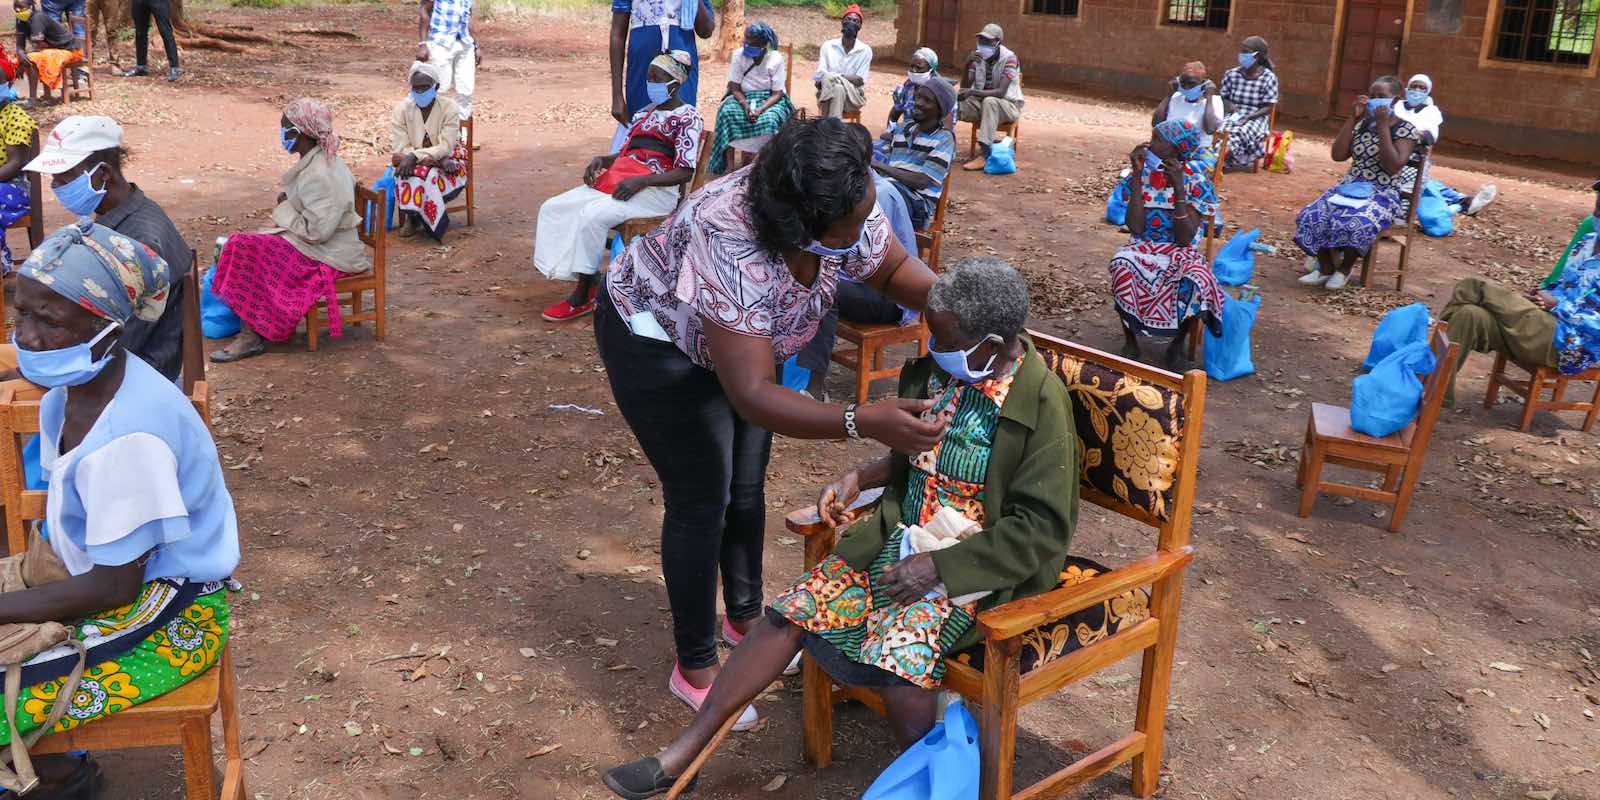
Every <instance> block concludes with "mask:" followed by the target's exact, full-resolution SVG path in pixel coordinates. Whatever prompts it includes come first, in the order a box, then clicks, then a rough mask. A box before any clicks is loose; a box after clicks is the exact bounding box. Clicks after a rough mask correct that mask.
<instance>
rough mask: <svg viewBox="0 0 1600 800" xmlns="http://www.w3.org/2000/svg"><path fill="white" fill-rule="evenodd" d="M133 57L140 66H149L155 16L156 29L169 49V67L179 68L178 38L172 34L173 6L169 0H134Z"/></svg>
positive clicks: (163, 43)
mask: <svg viewBox="0 0 1600 800" xmlns="http://www.w3.org/2000/svg"><path fill="white" fill-rule="evenodd" d="M132 11H133V59H134V63H135V64H138V65H139V66H141V67H143V66H147V65H148V64H149V63H150V62H149V61H148V60H147V57H148V56H149V53H150V20H151V18H152V17H153V18H155V21H156V31H157V32H159V33H160V34H161V44H162V46H163V47H165V48H166V50H167V68H168V69H177V68H178V40H177V39H175V38H173V35H172V6H171V5H170V4H169V3H168V2H167V0H133V7H132Z"/></svg>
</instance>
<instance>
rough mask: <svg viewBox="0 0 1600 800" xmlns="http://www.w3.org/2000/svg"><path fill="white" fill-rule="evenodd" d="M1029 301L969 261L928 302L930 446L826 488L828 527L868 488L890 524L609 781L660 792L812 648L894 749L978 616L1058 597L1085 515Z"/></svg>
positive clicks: (856, 548)
mask: <svg viewBox="0 0 1600 800" xmlns="http://www.w3.org/2000/svg"><path fill="white" fill-rule="evenodd" d="M1027 314H1028V289H1027V284H1026V283H1025V282H1024V281H1023V279H1022V277H1021V276H1020V275H1019V274H1018V273H1017V271H1016V270H1015V269H1013V268H1012V267H1011V266H1010V265H1008V264H1006V263H1005V262H1003V261H1000V260H998V259H994V258H972V259H967V260H965V261H962V262H961V263H960V264H957V265H956V266H955V267H954V268H953V269H951V270H950V271H948V272H946V273H945V274H943V275H941V276H940V277H939V279H938V282H937V283H935V284H934V286H933V289H932V290H931V291H930V292H929V293H928V311H927V320H928V327H929V329H930V330H931V331H932V334H933V337H932V339H931V340H930V341H929V343H928V349H929V354H928V355H927V356H924V357H923V358H921V359H918V360H917V361H915V362H913V363H912V364H910V365H908V366H907V367H906V369H905V370H904V371H903V372H902V373H901V378H900V395H901V397H906V398H912V399H924V400H933V405H932V408H931V409H930V410H929V411H928V412H927V414H928V415H929V416H930V417H931V418H936V419H938V420H940V421H941V422H943V423H944V424H945V432H944V434H943V436H942V437H941V439H940V440H939V441H938V443H936V444H935V445H934V446H933V448H932V449H931V450H928V451H926V452H923V453H917V454H915V455H912V456H907V455H904V454H901V453H888V454H885V455H884V456H882V457H881V458H879V459H877V460H875V461H871V462H869V463H866V464H863V465H861V466H859V467H857V468H855V469H853V470H850V471H848V472H846V473H845V474H843V475H841V476H840V477H839V478H838V479H836V480H835V481H834V482H833V483H832V484H830V485H829V486H827V487H826V488H825V489H823V491H822V495H821V499H820V501H819V502H818V511H819V513H820V514H821V516H822V518H823V519H824V520H825V521H827V522H829V523H830V524H833V525H836V526H837V525H839V524H841V523H842V522H843V521H844V520H845V512H846V509H848V508H849V507H850V505H851V504H852V503H853V502H854V501H855V500H856V499H857V497H858V495H859V494H860V493H861V492H862V491H863V490H865V489H870V488H876V487H883V488H884V493H883V500H882V504H881V505H880V506H879V507H878V510H877V511H876V512H875V513H874V514H873V515H872V516H871V517H870V518H868V519H866V520H865V521H863V522H861V523H859V524H857V525H854V526H853V527H851V528H850V529H849V530H848V531H846V532H845V533H844V535H843V537H842V538H841V539H840V540H839V543H838V546H837V547H836V548H835V549H834V552H833V553H832V554H831V555H829V556H828V557H827V558H826V559H824V560H823V561H822V563H821V564H818V565H817V567H816V568H815V569H813V570H812V571H811V572H810V573H809V574H807V575H805V576H803V577H802V578H801V579H800V581H799V582H798V583H796V584H795V585H793V586H792V587H790V588H788V589H787V590H785V591H784V592H783V593H781V594H780V595H779V596H778V599H777V600H775V601H773V603H772V605H771V606H769V607H768V609H767V614H766V622H765V623H763V624H760V625H757V626H755V627H753V628H751V630H750V632H749V633H748V634H746V635H745V638H744V641H743V642H741V643H740V644H739V646H738V647H737V648H735V649H734V651H733V655H732V656H731V657H730V658H729V659H728V662H727V664H725V665H724V666H723V667H722V671H721V673H720V674H719V675H718V677H717V681H716V683H714V684H713V685H712V687H711V693H710V694H709V695H708V696H707V697H706V701H705V703H704V704H703V705H702V706H701V707H700V710H699V711H698V712H697V713H696V714H695V716H694V719H693V720H692V721H691V722H690V723H689V726H688V727H687V728H685V729H684V730H683V731H682V732H681V733H679V734H678V736H677V737H676V738H675V739H673V740H672V742H671V743H670V744H668V745H667V747H666V749H664V750H662V751H661V752H659V753H657V754H656V755H654V756H650V757H647V758H642V759H639V760H637V761H633V762H631V763H628V764H624V765H621V766H618V767H614V768H612V769H611V770H609V771H607V772H606V773H605V775H604V780H605V783H606V786H608V787H610V789H611V790H612V791H613V792H616V793H617V795H619V796H621V797H625V798H646V797H654V796H656V795H659V794H662V793H664V792H665V791H667V789H668V788H669V787H670V786H671V785H672V782H673V780H674V779H675V778H676V776H678V775H681V774H682V773H683V771H684V770H685V769H686V768H687V767H688V765H689V763H690V761H691V760H693V759H694V757H695V756H696V755H697V754H698V753H699V752H700V750H701V749H702V748H703V747H704V746H705V745H706V743H707V742H708V741H710V739H711V737H712V736H713V734H715V732H716V730H717V728H718V727H719V726H720V725H721V724H722V722H723V721H724V720H725V719H727V718H728V717H729V716H730V715H733V714H737V713H739V712H740V711H741V710H742V709H743V708H744V707H745V706H746V705H748V704H749V703H750V702H751V701H752V700H753V699H755V697H756V695H757V694H759V693H760V692H762V691H764V690H765V689H766V687H767V686H768V685H769V684H770V683H771V682H772V681H774V680H776V679H777V678H778V676H779V674H780V673H782V672H783V670H784V668H785V667H786V666H787V665H788V664H789V662H790V660H791V659H793V658H794V656H795V654H796V653H798V652H800V651H801V650H802V649H804V650H805V652H806V653H807V654H809V655H810V656H811V657H812V658H813V659H815V660H816V662H817V663H818V664H819V665H821V666H822V668H823V669H824V670H826V671H827V672H828V674H829V675H830V676H831V677H832V678H833V679H834V680H836V681H838V682H839V683H843V684H848V685H853V686H861V687H870V688H872V689H875V690H877V691H878V692H879V693H881V695H882V697H883V699H884V705H885V707H886V708H887V710H888V714H889V722H890V727H891V729H892V731H893V734H894V738H895V741H896V743H897V744H898V746H899V747H901V748H905V747H909V746H910V745H911V744H913V743H915V742H916V741H917V740H918V739H920V738H921V737H922V736H923V735H924V734H926V733H927V732H928V730H929V729H931V728H932V727H933V724H934V718H935V712H936V708H937V698H938V693H939V688H940V681H941V679H942V678H943V675H944V659H945V657H946V656H948V655H951V654H954V653H956V652H958V651H960V650H963V649H965V648H967V647H969V646H971V645H973V644H976V643H977V641H978V638H979V630H978V627H977V625H976V624H975V621H976V618H977V615H978V614H979V613H980V612H982V611H984V610H987V609H989V608H993V607H995V606H998V605H1000V604H1003V603H1007V602H1010V601H1013V600H1017V599H1020V598H1024V597H1029V596H1032V595H1036V594H1040V593H1043V592H1046V591H1049V590H1050V589H1053V588H1055V587H1056V586H1057V584H1058V577H1059V573H1060V570H1061V566H1062V563H1063V561H1064V560H1065V558H1066V555H1067V546H1068V544H1069V542H1070V541H1071V539H1072V531H1073V527H1074V525H1075V524H1076V521H1077V514H1078V479H1077V470H1076V469H1075V468H1074V465H1076V464H1077V455H1076V452H1075V451H1076V446H1075V442H1076V438H1075V437H1074V435H1073V429H1072V427H1071V407H1070V401H1069V400H1068V398H1067V394H1066V389H1065V387H1064V386H1063V385H1062V384H1061V382H1060V381H1059V380H1057V379H1056V378H1055V377H1054V376H1053V375H1052V374H1051V372H1050V371H1049V369H1048V367H1046V366H1045V363H1044V360H1043V359H1042V358H1041V357H1040V356H1039V354H1038V353H1037V352H1036V351H1035V350H1034V347H1033V344H1032V343H1031V342H1030V341H1029V340H1028V337H1027V336H1025V335H1024V334H1023V324H1024V323H1025V322H1026V321H1027Z"/></svg>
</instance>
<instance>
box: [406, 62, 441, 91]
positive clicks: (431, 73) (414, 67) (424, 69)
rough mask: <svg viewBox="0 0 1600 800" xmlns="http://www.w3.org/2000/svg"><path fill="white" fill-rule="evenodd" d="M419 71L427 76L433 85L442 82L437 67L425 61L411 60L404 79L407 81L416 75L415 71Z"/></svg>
mask: <svg viewBox="0 0 1600 800" xmlns="http://www.w3.org/2000/svg"><path fill="white" fill-rule="evenodd" d="M419 72H420V73H422V74H423V75H426V76H428V78H429V79H431V80H432V81H433V83H434V85H435V86H437V85H439V84H441V83H443V82H444V80H443V79H442V78H441V77H440V76H439V68H438V67H436V66H434V65H432V64H429V63H428V62H426V61H413V62H411V71H410V72H407V73H406V80H408V81H409V80H411V79H412V78H415V77H417V73H419Z"/></svg>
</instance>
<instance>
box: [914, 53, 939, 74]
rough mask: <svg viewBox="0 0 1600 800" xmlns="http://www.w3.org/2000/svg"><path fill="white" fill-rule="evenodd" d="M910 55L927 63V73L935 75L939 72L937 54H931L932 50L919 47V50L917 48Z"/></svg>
mask: <svg viewBox="0 0 1600 800" xmlns="http://www.w3.org/2000/svg"><path fill="white" fill-rule="evenodd" d="M911 55H912V56H914V57H916V58H920V59H922V60H923V61H926V62H928V71H929V72H933V73H936V74H937V73H938V72H939V54H938V53H935V52H933V49H932V48H928V47H919V48H917V52H915V53H912V54H911Z"/></svg>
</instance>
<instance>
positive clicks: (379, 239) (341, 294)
mask: <svg viewBox="0 0 1600 800" xmlns="http://www.w3.org/2000/svg"><path fill="white" fill-rule="evenodd" d="M383 203H384V199H383V195H382V194H379V193H377V192H374V191H372V190H371V189H368V188H367V187H365V186H363V185H361V184H359V183H358V184H356V213H357V214H360V215H361V224H359V225H357V226H356V235H357V236H359V237H361V243H362V244H364V245H366V246H367V247H368V248H370V249H371V250H370V255H371V257H372V268H371V269H369V270H367V271H366V272H358V273H355V274H353V275H345V276H343V277H341V278H339V279H337V280H335V281H334V282H333V289H334V292H335V294H337V295H338V303H339V304H340V310H341V311H342V313H341V314H340V322H341V324H343V325H353V324H356V323H360V322H371V323H372V324H373V335H374V336H376V337H377V339H378V341H380V342H381V341H383V336H384V333H385V329H384V322H385V313H386V310H385V300H384V292H385V289H386V286H387V283H388V280H387V278H388V272H387V265H386V264H385V261H386V260H387V257H388V252H387V250H386V249H385V248H386V246H387V245H386V235H385V234H386V231H385V230H384V224H383V223H384V219H383V217H384V206H383ZM368 292H371V293H372V302H371V305H366V302H365V298H366V296H367V293H368ZM325 305H326V303H325V302H324V301H321V300H318V301H317V303H316V304H315V305H313V306H312V307H311V310H310V311H307V312H306V349H307V350H311V351H313V352H315V351H316V349H317V332H318V331H319V330H321V328H322V325H323V319H322V318H323V315H324V314H325V313H326V311H325V308H324V306H325ZM346 306H348V308H349V310H344V308H345V307H346Z"/></svg>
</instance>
